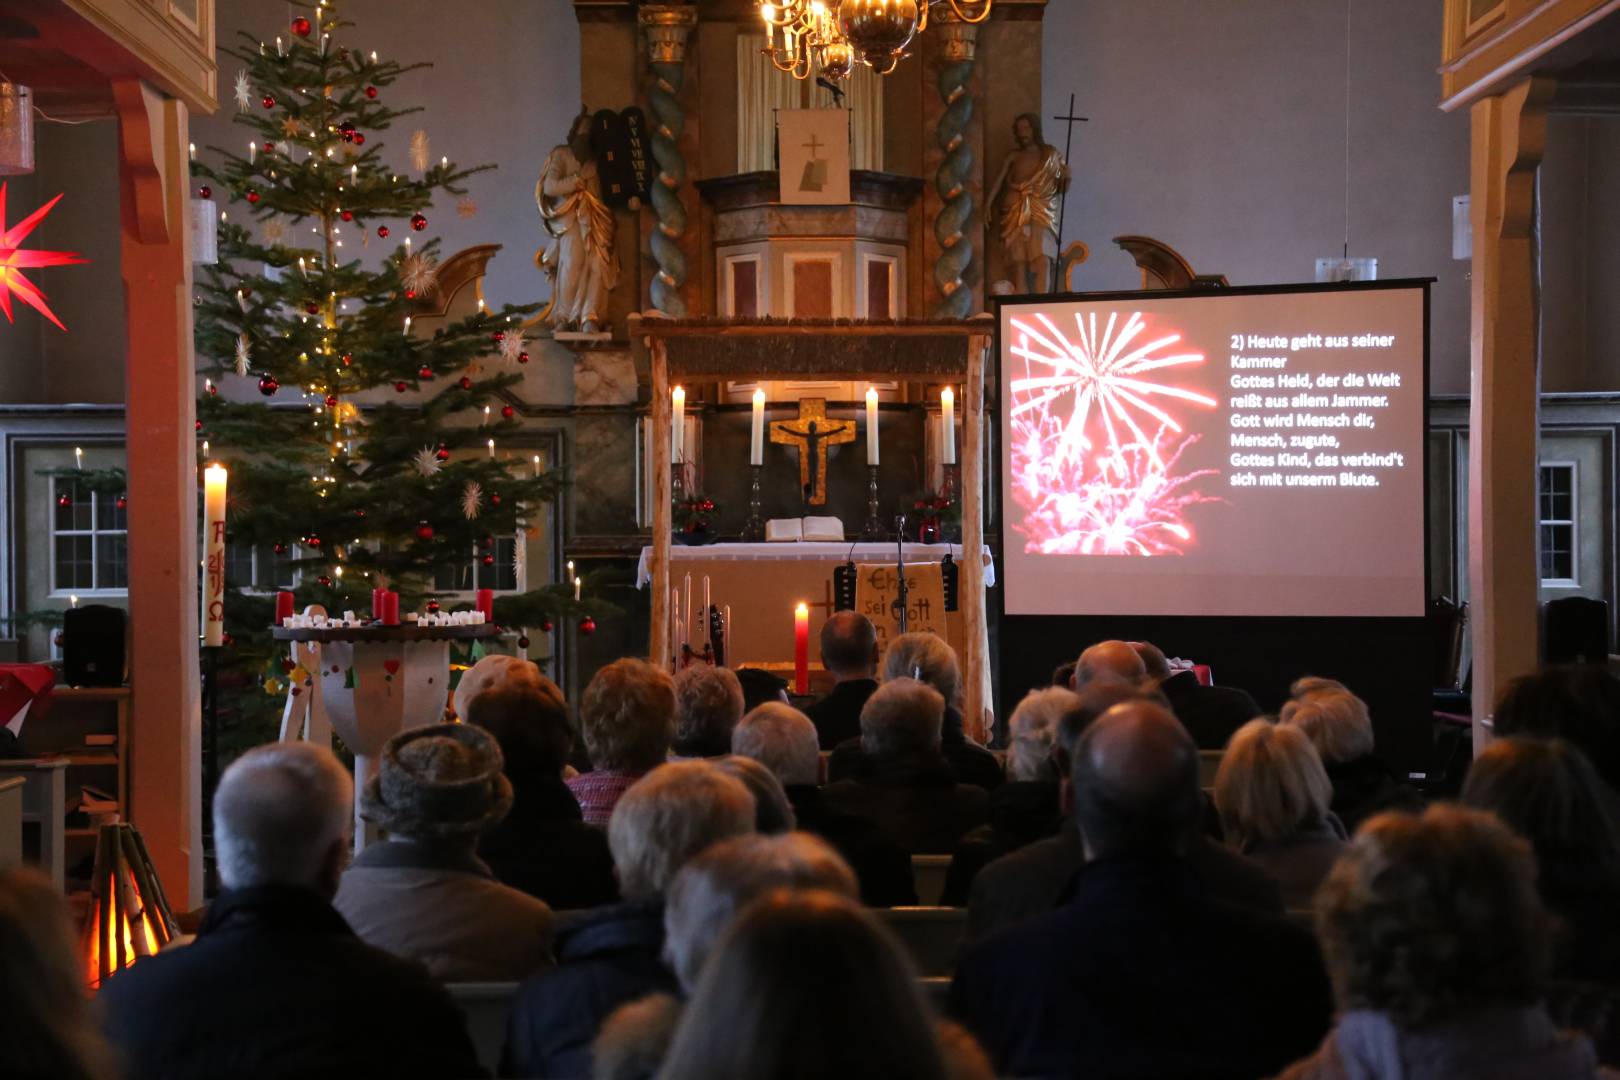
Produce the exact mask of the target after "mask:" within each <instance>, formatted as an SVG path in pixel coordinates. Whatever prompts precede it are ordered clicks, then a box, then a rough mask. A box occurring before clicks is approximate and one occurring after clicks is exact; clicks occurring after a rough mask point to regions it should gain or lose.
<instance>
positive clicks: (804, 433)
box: [771, 398, 855, 506]
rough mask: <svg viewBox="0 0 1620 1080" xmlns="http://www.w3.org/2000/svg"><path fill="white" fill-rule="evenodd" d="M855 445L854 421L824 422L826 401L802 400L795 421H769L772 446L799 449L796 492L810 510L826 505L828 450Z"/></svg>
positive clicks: (824, 399) (819, 399) (817, 399)
mask: <svg viewBox="0 0 1620 1080" xmlns="http://www.w3.org/2000/svg"><path fill="white" fill-rule="evenodd" d="M854 441H855V421H853V420H829V419H827V399H826V398H801V399H800V400H799V417H798V419H796V420H772V421H771V442H773V443H780V444H782V445H784V446H796V447H798V449H799V490H800V491H802V492H803V493H804V501H805V503H806V504H807V505H809V506H826V505H827V447H829V446H837V445H838V444H839V443H847V442H854Z"/></svg>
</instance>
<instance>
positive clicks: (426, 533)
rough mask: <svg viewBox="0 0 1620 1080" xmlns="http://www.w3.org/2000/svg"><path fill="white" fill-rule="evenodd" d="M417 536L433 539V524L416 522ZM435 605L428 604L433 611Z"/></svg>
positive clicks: (419, 538) (418, 537) (421, 538)
mask: <svg viewBox="0 0 1620 1080" xmlns="http://www.w3.org/2000/svg"><path fill="white" fill-rule="evenodd" d="M416 538H417V539H418V540H431V539H433V526H432V525H429V524H428V523H427V522H425V521H418V522H417V523H416ZM435 606H436V605H435V604H434V603H432V602H430V603H429V604H428V610H429V611H432V610H433V609H434V607H435Z"/></svg>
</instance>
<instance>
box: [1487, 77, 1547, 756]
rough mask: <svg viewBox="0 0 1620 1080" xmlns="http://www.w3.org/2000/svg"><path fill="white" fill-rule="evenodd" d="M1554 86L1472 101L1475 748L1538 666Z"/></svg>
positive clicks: (1529, 85)
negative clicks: (1501, 704) (1544, 168)
mask: <svg viewBox="0 0 1620 1080" xmlns="http://www.w3.org/2000/svg"><path fill="white" fill-rule="evenodd" d="M1553 88H1554V84H1553V83H1552V82H1551V81H1550V80H1546V79H1526V80H1525V81H1524V82H1521V83H1519V84H1518V85H1516V86H1514V87H1513V88H1512V89H1511V90H1509V91H1507V92H1506V93H1504V94H1501V95H1499V96H1496V97H1489V98H1486V99H1484V100H1483V101H1480V102H1478V103H1477V104H1475V105H1474V106H1473V110H1472V124H1473V152H1472V165H1471V173H1472V176H1471V181H1470V188H1471V191H1472V215H1473V232H1474V266H1473V297H1472V307H1473V323H1472V328H1471V345H1472V354H1473V357H1472V375H1471V381H1470V387H1469V390H1470V396H1469V436H1468V511H1469V512H1468V587H1469V603H1470V609H1471V610H1470V617H1469V621H1470V625H1471V628H1472V629H1471V637H1472V644H1473V678H1474V682H1473V700H1474V712H1473V715H1474V751H1475V753H1478V752H1479V751H1480V750H1481V749H1483V748H1484V746H1485V744H1486V742H1487V741H1488V739H1489V729H1488V727H1487V726H1486V721H1487V719H1488V718H1489V716H1490V714H1491V710H1492V709H1493V708H1494V707H1495V703H1496V697H1497V695H1498V694H1499V693H1500V692H1501V690H1502V687H1503V685H1504V684H1505V683H1506V682H1507V681H1508V680H1509V679H1511V678H1513V677H1514V676H1516V675H1522V674H1524V673H1525V672H1528V671H1531V670H1533V669H1534V668H1535V666H1536V663H1537V661H1538V657H1539V650H1538V647H1537V606H1536V605H1537V590H1538V588H1539V585H1540V565H1539V558H1538V550H1537V543H1536V542H1537V536H1536V522H1537V515H1536V479H1537V463H1538V446H1539V442H1538V435H1539V431H1538V424H1539V413H1540V409H1539V401H1540V391H1541V379H1540V372H1539V368H1538V359H1539V357H1538V351H1539V349H1538V346H1539V341H1538V338H1539V324H1540V313H1539V311H1538V310H1537V306H1538V305H1537V300H1538V298H1537V297H1536V294H1535V272H1536V259H1537V251H1536V237H1535V231H1534V226H1535V220H1534V218H1535V189H1536V173H1537V170H1538V169H1539V168H1540V165H1541V158H1542V155H1543V153H1544V152H1545V150H1546V144H1547V103H1548V101H1549V100H1550V99H1551V97H1552V92H1553Z"/></svg>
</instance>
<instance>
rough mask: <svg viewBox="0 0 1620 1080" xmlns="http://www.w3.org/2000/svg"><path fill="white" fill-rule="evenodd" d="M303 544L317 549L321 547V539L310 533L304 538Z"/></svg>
mask: <svg viewBox="0 0 1620 1080" xmlns="http://www.w3.org/2000/svg"><path fill="white" fill-rule="evenodd" d="M304 543H306V544H308V545H309V546H310V547H313V548H318V547H320V546H321V538H320V537H319V536H316V535H314V534H313V533H312V534H310V535H309V536H307V537H305V538H304Z"/></svg>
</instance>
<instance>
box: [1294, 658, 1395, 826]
mask: <svg viewBox="0 0 1620 1080" xmlns="http://www.w3.org/2000/svg"><path fill="white" fill-rule="evenodd" d="M1290 690H1291V693H1292V695H1293V696H1292V697H1291V698H1290V699H1289V700H1288V701H1287V702H1285V703H1284V704H1283V707H1282V709H1281V711H1279V712H1278V714H1277V719H1278V721H1279V722H1281V723H1284V724H1289V725H1292V726H1294V727H1297V728H1299V729H1300V730H1301V731H1303V732H1304V733H1305V735H1306V737H1307V738H1309V739H1310V740H1311V745H1313V746H1315V747H1316V752H1317V754H1318V755H1319V756H1320V757H1321V759H1322V767H1323V768H1325V769H1326V770H1327V775H1328V782H1329V783H1331V784H1332V785H1333V800H1332V802H1331V803H1330V804H1329V809H1331V810H1332V811H1333V813H1334V815H1335V816H1336V817H1338V819H1339V820H1340V821H1341V822H1342V823H1343V824H1344V827H1345V830H1346V831H1347V832H1351V833H1353V832H1355V831H1356V830H1357V829H1358V828H1360V827H1361V823H1362V822H1363V821H1366V820H1367V819H1368V818H1369V817H1371V816H1373V815H1374V814H1377V813H1380V812H1382V811H1384V810H1407V811H1414V812H1415V811H1420V810H1422V809H1423V801H1424V800H1423V796H1422V795H1421V794H1420V793H1419V792H1418V790H1417V789H1416V788H1414V787H1412V786H1411V785H1409V784H1403V783H1401V781H1400V780H1398V779H1396V777H1395V774H1394V773H1393V772H1391V771H1390V768H1389V766H1388V765H1386V764H1384V761H1383V759H1382V758H1380V757H1379V756H1378V753H1377V749H1376V747H1375V746H1374V745H1373V726H1372V717H1371V715H1370V714H1369V713H1368V712H1367V703H1366V702H1365V701H1362V700H1361V699H1360V698H1359V697H1357V696H1356V695H1355V694H1353V693H1351V692H1350V691H1349V690H1348V689H1347V688H1346V687H1345V686H1344V684H1343V683H1340V682H1337V681H1335V680H1332V679H1321V678H1315V677H1312V676H1307V677H1305V678H1303V679H1298V680H1296V681H1295V682H1294V685H1293V686H1292V687H1291V688H1290Z"/></svg>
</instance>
